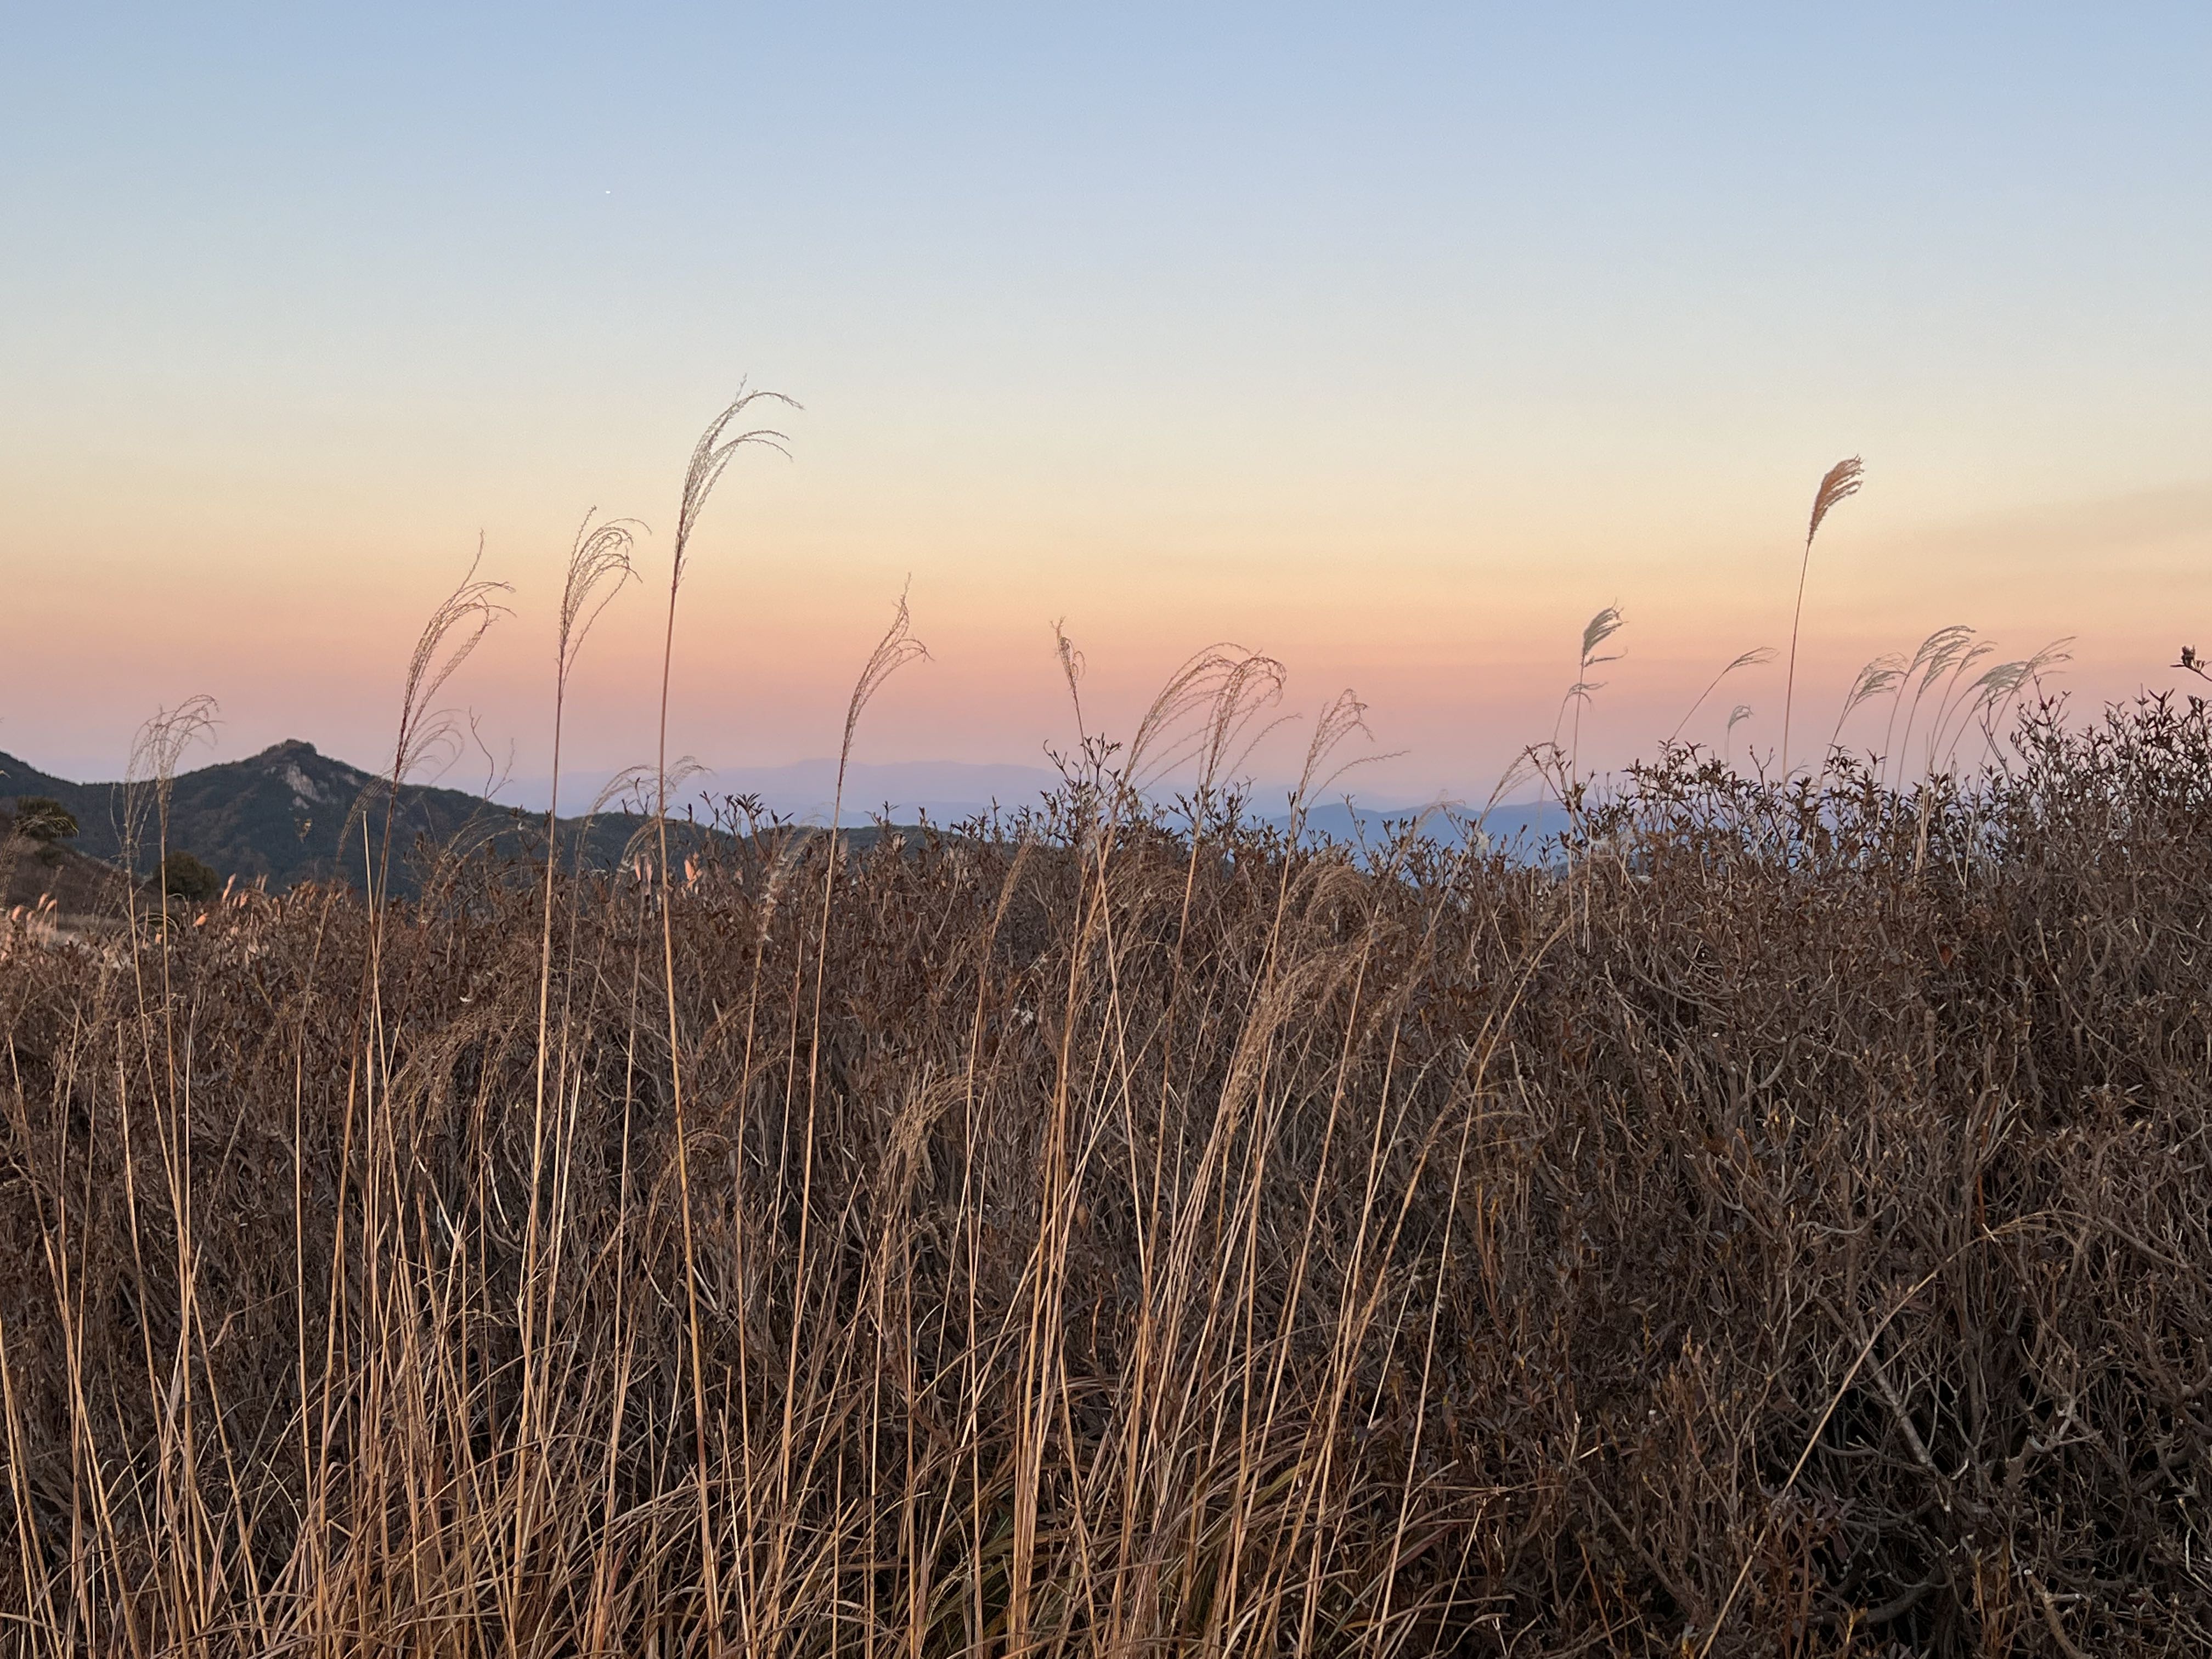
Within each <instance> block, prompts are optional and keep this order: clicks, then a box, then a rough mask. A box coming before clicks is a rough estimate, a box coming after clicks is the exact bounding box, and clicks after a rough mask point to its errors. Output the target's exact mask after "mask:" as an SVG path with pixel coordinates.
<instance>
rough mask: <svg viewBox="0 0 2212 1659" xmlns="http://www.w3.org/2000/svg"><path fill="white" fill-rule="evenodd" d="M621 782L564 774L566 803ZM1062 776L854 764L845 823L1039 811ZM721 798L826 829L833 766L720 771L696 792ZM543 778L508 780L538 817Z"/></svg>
mask: <svg viewBox="0 0 2212 1659" xmlns="http://www.w3.org/2000/svg"><path fill="white" fill-rule="evenodd" d="M614 776H615V774H613V773H611V772H592V771H576V772H564V773H563V774H562V777H561V798H562V799H563V800H570V801H580V800H589V799H591V798H592V795H593V793H596V792H597V791H598V790H599V788H600V787H603V786H604V785H605V784H606V783H607V782H608V781H610V780H611V779H612V778H613V777H614ZM548 787H549V786H548V783H547V781H546V780H545V779H544V778H518V779H514V780H512V781H509V783H508V785H507V793H511V794H512V795H513V797H514V798H515V799H518V800H520V801H522V802H524V803H525V804H526V805H533V806H535V807H537V808H538V811H544V809H545V799H546V795H547V792H548ZM692 787H693V788H694V789H695V790H696V789H698V788H702V787H703V788H704V789H705V790H706V791H707V793H708V794H709V795H711V796H712V797H713V798H714V799H716V800H720V799H723V798H724V797H725V796H729V795H750V796H752V797H754V798H755V799H757V800H758V801H759V802H760V804H761V805H762V807H763V809H765V810H766V811H770V812H774V813H776V814H778V815H780V816H781V817H787V818H789V819H791V820H792V821H793V823H828V822H829V807H830V803H831V802H832V800H834V799H836V793H837V763H836V760H834V759H820V760H802V761H793V762H791V763H789V764H787V765H783V766H720V767H715V768H714V769H711V770H709V771H708V773H707V774H706V775H704V776H702V778H700V779H699V780H698V781H697V782H696V784H695V785H693V786H692ZM1059 787H1060V774H1058V773H1057V772H1052V771H1048V770H1047V769H1044V768H1043V767H1042V766H998V765H977V764H973V763H967V762H962V761H889V762H883V761H854V763H852V764H851V765H850V766H848V768H847V769H846V771H845V795H844V810H843V814H842V816H843V818H844V821H845V823H847V824H848V825H849V824H853V823H867V822H868V821H869V820H870V819H871V818H873V817H878V815H881V814H883V813H884V809H885V808H886V807H888V808H889V809H890V817H894V818H896V819H899V820H901V821H911V820H912V819H913V818H914V817H916V816H917V815H918V814H921V813H925V812H926V813H927V814H928V815H929V817H931V818H932V819H933V820H934V821H935V822H937V823H957V822H959V821H960V820H961V819H963V818H969V817H983V816H987V815H988V814H989V812H990V811H991V809H992V807H993V806H994V805H996V806H998V807H1000V809H1002V810H1003V811H1006V812H1009V813H1011V812H1012V811H1016V810H1017V809H1018V808H1020V807H1024V806H1035V805H1036V804H1037V799H1038V797H1039V796H1041V795H1045V794H1049V793H1052V792H1053V791H1054V790H1055V789H1057V788H1059Z"/></svg>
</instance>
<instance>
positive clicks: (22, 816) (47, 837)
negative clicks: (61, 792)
mask: <svg viewBox="0 0 2212 1659" xmlns="http://www.w3.org/2000/svg"><path fill="white" fill-rule="evenodd" d="M76 828H77V826H76V814H75V813H73V812H71V811H70V810H69V808H68V807H66V806H64V805H62V804H61V803H60V802H59V801H58V800H56V799H53V798H52V796H51V795H25V796H24V797H22V799H20V800H18V801H17V802H16V803H15V833H16V834H17V835H19V836H28V837H29V838H30V839H31V840H33V841H35V842H45V843H46V844H48V845H52V843H53V842H58V841H68V840H70V839H71V838H72V837H74V836H76Z"/></svg>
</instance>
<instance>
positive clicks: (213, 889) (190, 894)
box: [161, 853, 222, 903]
mask: <svg viewBox="0 0 2212 1659" xmlns="http://www.w3.org/2000/svg"><path fill="white" fill-rule="evenodd" d="M161 890H162V891H163V892H165V893H167V894H168V895H169V896H171V897H173V898H180V899H189V900H191V901H192V902H195V903H205V902H207V901H208V900H209V899H211V898H213V897H215V896H216V894H218V893H220V892H222V877H221V876H218V875H217V874H216V872H214V870H212V869H211V868H210V867H209V866H207V865H205V864H204V863H202V862H201V861H200V860H198V859H197V858H194V857H193V856H192V855H191V854H190V853H172V854H169V855H168V856H167V858H165V859H163V860H161Z"/></svg>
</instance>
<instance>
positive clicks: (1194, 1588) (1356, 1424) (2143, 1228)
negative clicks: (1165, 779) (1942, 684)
mask: <svg viewBox="0 0 2212 1659" xmlns="http://www.w3.org/2000/svg"><path fill="white" fill-rule="evenodd" d="M2016 749H2017V753H2016V755H2015V757H2014V758H2013V759H2012V762H2011V763H2010V765H2009V767H2008V769H2005V770H2002V771H1998V772H1996V773H1992V774H1990V775H1987V776H1986V777H1984V779H1982V780H1981V781H1978V782H1976V783H1974V784H1972V786H1971V787H1961V786H1960V785H1957V784H1954V783H1952V782H1948V781H1937V782H1936V783H1934V784H1931V785H1929V786H1927V787H1922V788H1918V789H1915V790H1910V791H1907V792H1905V793H1901V794H1900V793H1897V792H1895V791H1893V790H1889V789H1887V788H1884V787H1881V785H1880V784H1879V783H1878V782H1876V781H1873V780H1870V779H1869V778H1866V777H1864V776H1862V775H1858V774H1857V773H1854V772H1852V771H1851V770H1850V769H1842V770H1839V771H1832V772H1831V773H1829V774H1827V775H1826V777H1825V779H1824V781H1821V782H1820V783H1817V784H1815V783H1811V782H1807V781H1802V780H1801V781H1797V782H1796V783H1794V784H1792V785H1791V786H1790V787H1787V788H1784V787H1778V786H1776V785H1773V784H1771V783H1763V782H1759V781H1747V780H1745V779H1743V778H1741V777H1739V776H1736V775H1733V774H1731V773H1729V772H1726V771H1724V770H1723V769H1719V768H1717V767H1714V766H1711V765H1707V764H1701V763H1697V762H1696V761H1694V760H1693V759H1690V758H1684V757H1679V756H1678V757H1674V759H1673V760H1671V761H1669V762H1668V763H1665V764H1662V765H1661V766H1658V767H1656V768H1653V769H1646V770H1644V772H1642V773H1640V774H1638V775H1636V776H1634V777H1633V778H1632V780H1631V781H1629V782H1628V783H1627V784H1626V787H1624V789H1623V790H1622V792H1621V793H1620V795H1619V796H1618V798H1617V799H1614V800H1613V802H1612V803H1611V804H1610V805H1606V806H1603V807H1601V808H1594V809H1591V810H1589V811H1588V812H1587V814H1586V816H1584V817H1582V818H1581V819H1579V820H1578V822H1579V823H1581V825H1582V828H1581V829H1580V831H1579V832H1578V834H1577V836H1576V837H1575V838H1574V839H1573V841H1572V842H1571V844H1570V845H1569V846H1567V847H1566V848H1563V849H1562V852H1561V855H1560V856H1559V857H1558V858H1556V859H1550V860H1540V861H1535V862H1531V861H1528V860H1514V859H1511V858H1508V857H1506V856H1503V855H1501V854H1495V853H1490V852H1483V851H1468V850H1462V848H1459V847H1458V846H1456V845H1454V844H1448V843H1445V842H1436V841H1431V840H1425V839H1422V838H1420V837H1419V836H1413V835H1409V836H1407V838H1406V839H1404V840H1403V841H1401V842H1398V843H1396V844H1394V845H1390V846H1384V847H1375V848H1366V849H1364V850H1363V851H1360V852H1358V853H1357V854H1354V853H1352V852H1348V851H1346V850H1344V849H1339V848H1315V847H1302V846H1297V845H1294V844H1291V843H1289V842H1286V841H1285V839H1284V838H1282V837H1281V836H1277V835H1274V834H1273V833H1272V832H1268V831H1266V830H1261V829H1253V828H1250V827H1248V826H1243V825H1240V824H1238V823H1236V822H1235V821H1234V820H1233V819H1230V820H1229V821H1223V820H1222V819H1221V817H1219V816H1218V815H1217V817H1215V818H1214V820H1213V821H1210V822H1201V823H1200V825H1199V828H1198V831H1197V833H1196V834H1195V835H1193V834H1191V833H1190V832H1189V831H1188V829H1184V830H1181V831H1171V830H1170V829H1169V828H1168V827H1167V826H1166V825H1165V824H1164V823H1163V822H1161V821H1159V820H1157V819H1155V820H1151V821H1144V820H1139V819H1134V818H1126V819H1123V820H1122V821H1119V822H1117V821H1116V820H1115V815H1114V814H1112V813H1110V812H1109V813H1106V814H1103V815H1101V814H1100V813H1099V812H1098V811H1097V805H1098V801H1099V799H1100V798H1099V797H1097V796H1096V795H1094V794H1091V793H1087V792H1085V791H1082V790H1077V791H1075V792H1073V793H1072V794H1071V796H1070V798H1069V799H1066V800H1065V801H1063V802H1061V803H1060V805H1059V807H1058V808H1057V809H1056V810H1055V811H1054V812H1053V813H1052V814H1050V815H1049V816H1048V817H1046V818H1043V819H1041V820H1039V821H1037V822H1036V823H1031V824H1030V825H1028V826H1027V828H1026V830H1025V832H1024V833H1023V834H1020V835H1010V836H1000V837H992V836H981V835H969V836H933V835H921V836H913V835H909V836H906V837H905V838H904V839H903V842H899V841H897V840H896V839H893V838H889V837H885V838H883V839H880V840H878V842H876V843H875V844H874V845H872V847H870V848H867V849H866V850H860V849H855V848H850V847H847V848H843V849H842V851H841V852H839V853H837V854H836V855H835V856H833V855H832V849H831V847H830V845H829V840H828V838H827V837H823V836H790V835H778V834H776V833H773V832H771V833H769V834H766V835H763V836H761V837H759V838H757V839H756V840H753V841H750V842H735V843H732V844H730V845H729V846H728V847H727V848H726V850H725V852H724V854H722V855H721V856H720V857H719V858H717V859H714V860H708V861H707V862H706V863H705V864H704V865H703V866H702V865H701V864H700V863H698V862H696V861H695V862H694V863H693V864H692V866H691V867H690V870H689V871H688V872H680V873H679V882H678V886H677V888H676V890H675V892H674V895H673V897H672V901H671V903H670V904H669V906H668V908H667V911H666V913H665V917H664V913H663V910H662V908H661V904H660V900H659V896H658V890H657V888H656V886H655V884H653V882H652V881H651V879H650V878H649V877H650V872H647V879H644V880H641V879H639V878H638V871H637V869H636V868H635V866H633V867H632V868H631V869H630V870H629V871H628V872H625V873H624V874H623V875H622V876H620V877H608V876H593V877H584V878H579V879H577V880H575V881H574V882H565V883H563V884H561V885H560V886H559V887H558V889H557V890H556V894H555V897H554V901H553V915H554V925H553V927H552V932H551V940H552V943H551V950H550V975H548V976H547V977H546V978H545V979H544V981H541V960H542V957H541V951H542V950H543V933H542V929H543V927H544V915H545V910H544V895H543V891H542V890H533V888H532V884H531V882H530V881H529V880H527V879H518V876H519V875H523V874H525V873H526V872H520V871H518V870H517V869H516V868H515V867H514V866H507V867H504V868H500V867H495V866H492V865H490V864H489V863H479V864H477V865H475V866H467V867H465V868H463V869H462V870H460V871H459V872H449V873H448V875H447V878H445V879H444V881H443V882H442V884H440V885H438V886H436V887H435V888H434V890H431V891H429V892H428V893H427V894H426V895H425V896H424V897H423V898H422V899H421V900H420V901H419V902H410V904H408V905H405V906H394V907H392V908H388V909H386V910H384V911H382V912H378V911H375V910H373V909H372V908H370V907H368V906H366V905H364V904H363V903H362V902H360V901H359V900H358V899H357V898H356V897H354V896H350V895H349V894H346V893H343V892H340V891H333V890H299V891H295V893H293V894H292V895H291V896H288V897H286V898H284V899H282V900H269V899H265V898H261V897H258V896H257V897H253V898H251V899H249V900H247V901H244V902H236V903H233V904H229V905H226V906H223V907H219V908H216V909H215V910H214V911H213V912H211V913H210V914H209V915H207V916H206V917H205V919H204V921H198V920H197V919H195V918H186V919H185V920H186V921H190V922H191V925H188V926H179V925H172V927H170V929H169V931H168V933H167V936H166V937H161V936H158V935H157V934H156V933H155V932H154V931H153V930H152V929H151V928H149V927H146V926H144V925H143V924H142V926H141V928H140V931H139V934H138V943H137V945H136V946H135V947H134V948H131V949H121V948H117V949H112V950H108V951H106V952H105V953H103V952H101V951H94V950H92V949H89V948H84V947H72V946H70V945H68V944H67V943H66V942H65V941H64V942H63V943H60V944H54V943H52V942H41V941H40V940H37V939H33V938H32V937H31V936H30V935H29V934H27V933H25V932H23V931H22V930H21V928H18V930H17V932H16V933H15V934H14V935H13V936H11V938H10V939H9V943H8V946H7V952H6V955H5V958H4V961H0V1108H4V1115H5V1127H4V1131H3V1132H0V1154H3V1155H4V1156H3V1157H0V1321H4V1325H0V1382H4V1385H5V1387H4V1401H0V1403H4V1410H5V1417H6V1423H5V1438H4V1452H5V1460H6V1476H5V1481H4V1485H5V1486H6V1489H7V1492H6V1497H5V1499H4V1516H5V1519H4V1522H0V1525H4V1528H6V1539H7V1543H6V1547H4V1548H0V1561H4V1562H5V1563H6V1569H5V1571H4V1572H0V1620H4V1623H0V1647H4V1648H5V1649H6V1650H9V1651H12V1652H21V1653H26V1654H52V1655H57V1656H59V1655H64V1654H72V1655H73V1654H87V1655H91V1654H97V1655H100V1656H119V1655H131V1656H134V1659H147V1656H153V1655H155V1654H166V1653H190V1654H196V1655H197V1654H207V1655H219V1654H245V1653H257V1654H258V1653H271V1652H280V1651H282V1652H301V1653H314V1654H349V1655H350V1654H367V1653H392V1654H399V1653H407V1654H425V1655H432V1654H435V1655H447V1654H452V1655H461V1654H471V1655H477V1654H481V1655H484V1656H514V1655H551V1654H563V1655H566V1654H584V1653H591V1654H623V1655H640V1654H655V1655H663V1656H673V1655H677V1654H686V1655H692V1654H696V1655H707V1654H714V1653H730V1654H748V1655H750V1654H769V1653H793V1654H817V1653H818V1654H829V1653H833V1652H836V1653H862V1654H872V1655H874V1654H880V1655H884V1656H890V1655H894V1654H910V1655H918V1656H939V1655H954V1654H978V1655H980V1654H1013V1653H1022V1654H1029V1653H1037V1654H1060V1653H1066V1654H1117V1655H1118V1654H1137V1653H1165V1652H1177V1653H1199V1652H1213V1653H1234V1654H1253V1653H1310V1654H1349V1653H1374V1654H1383V1653H1404V1654H1423V1653H1431V1652H1440V1651H1449V1652H1455V1653H1468V1654H1481V1653H1493V1652H1494V1653H1501V1654H1504V1653H1510V1654H1516V1655H1538V1654H1568V1653H1593V1654H1624V1655H1625V1654H1651V1655H1656V1654H1681V1653H1692V1654H1696V1653H1703V1652H1705V1651H1711V1652H1712V1653H1715V1654H1761V1655H1768V1654H1802V1655H1832V1654H1841V1653H1846V1652H1849V1653H1857V1654H1863V1655H1869V1656H1879V1655H1885V1654H1890V1653H1900V1652H1902V1653H1912V1654H1945V1655H1951V1654H1957V1655H1966V1654H1973V1655H1999V1654H2014V1653H2019V1654H2030V1653H2054V1652H2056V1653H2079V1654H2090V1653H2093V1654H2099V1655H2124V1654H2134V1653H2160V1654H2169V1653H2181V1652H2203V1651H2207V1650H2212V1491H2208V1482H2212V1281H2208V1273H2207V1270H2208V1267H2212V1175H2208V1164H2212V1133H2208V1131H2212V1082H2208V1066H2212V1018H2208V1013H2212V994H2208V987H2207V982H2206V981H2207V974H2208V970H2209V969H2212V914H2208V912H2212V732H2208V726H2207V720H2206V718H2205V714H2204V711H2203V708H2201V707H2197V708H2188V709H2182V708H2175V707H2169V706H2167V705H2165V704H2162V703H2151V704H2147V705H2144V706H2142V707H2140V708H2135V709H2131V710H2127V711H2122V712H2118V713H2114V714H2111V715H2109V716H2108V717H2107V718H2106V720H2105V721H2104V722H2103V723H2102V724H2101V725H2100V726H2096V727H2094V728H2093V729H2089V730H2086V731H2084V730H2069V729H2068V728H2066V727H2064V726H2062V725H2060V724H2059V723H2057V721H2056V720H2052V719H2049V718H2045V719H2044V720H2040V721H2033V722H2031V723H2030V725H2029V726H2027V728H2026V730H2025V731H2024V733H2023V736H2022V738H2021V741H2020V742H2019V743H2018V744H2017V745H2016ZM686 877H688V878H686ZM664 920H665V921H666V923H667V934H666V945H665V948H666V949H667V951H669V953H670V956H671V958H672V968H673V972H672V982H673V985H674V987H675V998H674V1002H675V1006H674V1007H673V1009H672V1011H671V1008H670V1007H669V1006H668V1002H669V999H668V996H667V994H666V990H665V984H666V983H667V978H668V977H669V976H665V963H664V957H663V952H664V935H663V922H664ZM541 982H543V983H544V984H545V985H546V987H548V994H547V1000H546V1003H545V1006H544V1014H543V1016H542V1017H541V1012H540V991H541ZM671 1032H672V1037H673V1048H672V1049H671ZM18 1561H20V1567H18V1566H17V1565H15V1564H16V1563H17V1562H18Z"/></svg>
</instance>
